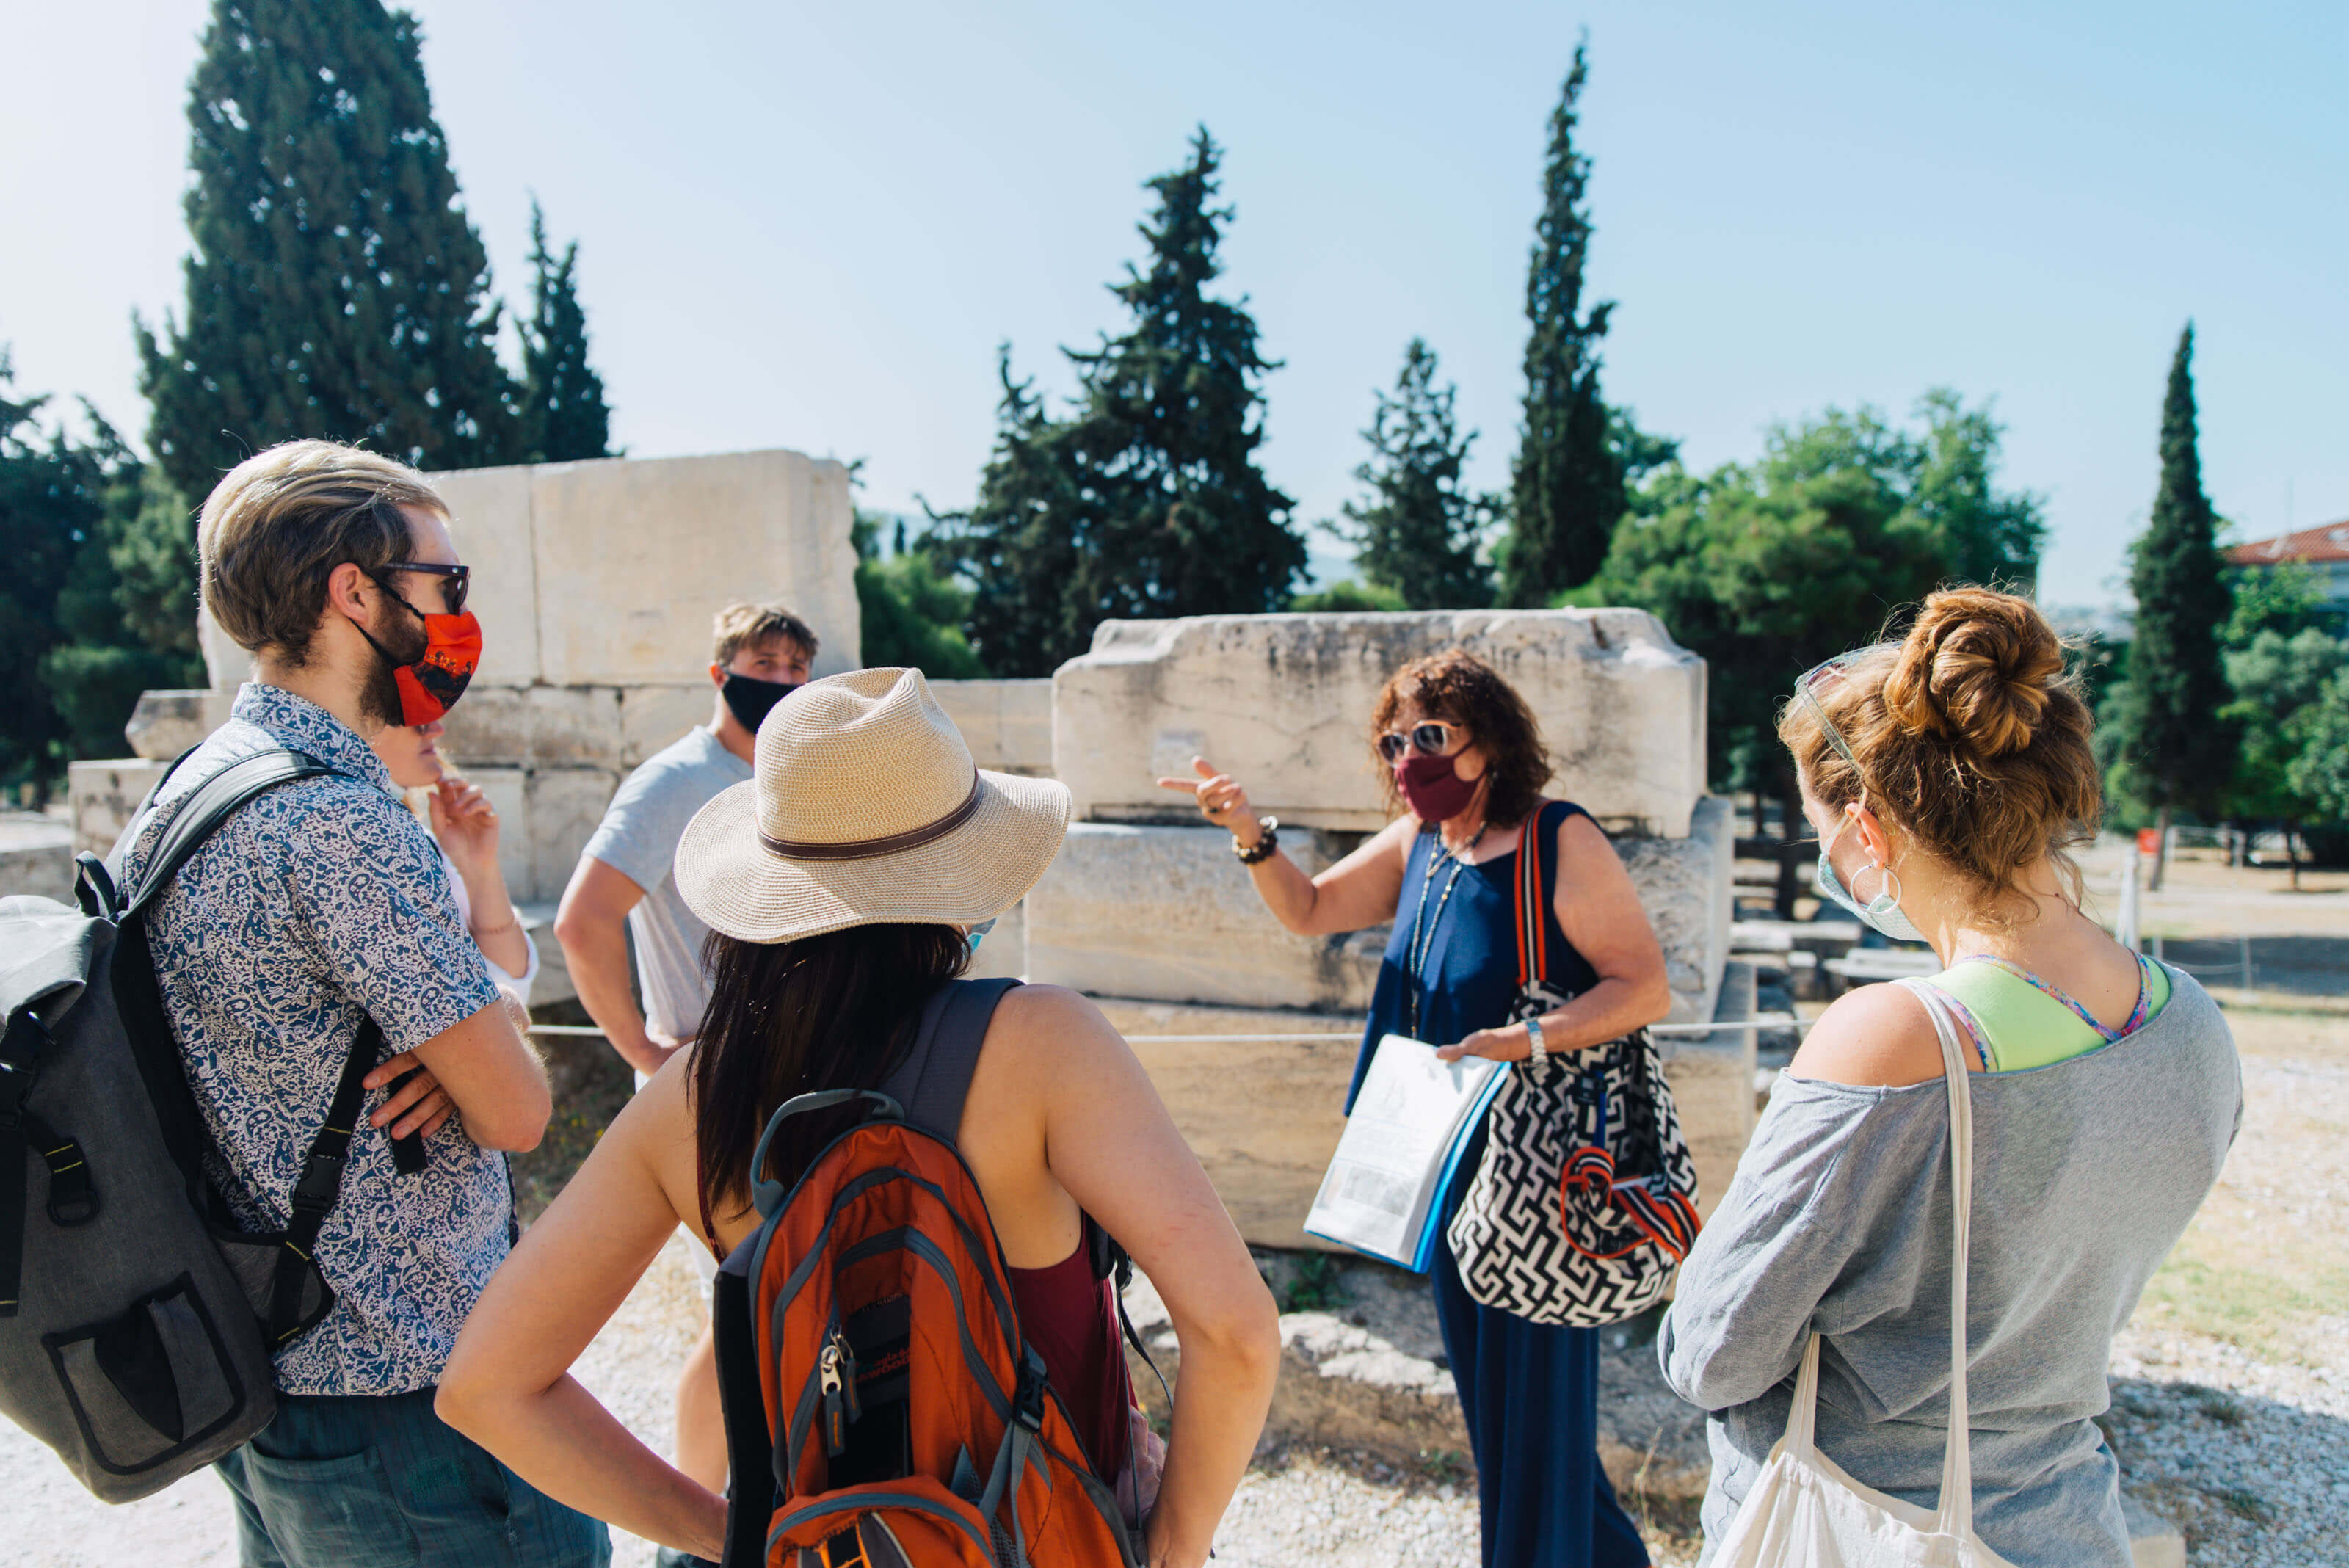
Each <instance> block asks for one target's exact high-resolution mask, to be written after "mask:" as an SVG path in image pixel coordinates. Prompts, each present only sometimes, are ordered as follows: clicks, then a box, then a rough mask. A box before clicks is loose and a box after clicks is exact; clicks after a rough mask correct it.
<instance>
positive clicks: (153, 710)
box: [122, 688, 229, 763]
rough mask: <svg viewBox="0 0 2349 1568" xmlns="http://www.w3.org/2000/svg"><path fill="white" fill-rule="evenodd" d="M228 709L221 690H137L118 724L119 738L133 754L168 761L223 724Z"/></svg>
mask: <svg viewBox="0 0 2349 1568" xmlns="http://www.w3.org/2000/svg"><path fill="white" fill-rule="evenodd" d="M228 710H229V700H228V698H227V694H226V693H224V692H219V691H208V690H205V689H202V688H199V689H197V690H195V691H141V692H140V693H139V703H138V706H136V707H134V708H133V709H131V710H130V722H129V723H127V724H125V725H123V726H122V734H123V738H124V739H126V740H128V741H129V742H130V750H131V751H132V753H135V754H136V755H139V756H142V757H148V758H150V759H154V760H156V761H160V762H166V763H168V762H170V761H171V759H172V758H173V757H176V756H178V755H179V754H180V753H182V752H184V751H186V750H187V749H188V748H189V747H191V746H193V745H196V744H198V743H199V742H202V740H203V738H204V737H205V736H206V735H209V734H211V733H212V732H213V731H214V730H217V729H219V728H220V727H221V726H222V724H224V723H226V722H228Z"/></svg>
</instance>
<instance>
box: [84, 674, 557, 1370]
mask: <svg viewBox="0 0 2349 1568" xmlns="http://www.w3.org/2000/svg"><path fill="white" fill-rule="evenodd" d="M232 715H233V716H232V717H231V719H230V721H229V722H228V723H226V724H223V725H222V726H221V728H220V729H219V730H218V731H217V732H214V733H213V734H212V738H211V739H209V740H207V741H206V742H204V743H203V745H202V747H200V748H199V749H198V750H197V752H196V753H195V754H194V755H193V756H191V757H190V758H189V759H188V760H187V761H186V762H185V763H182V764H181V767H180V769H179V771H178V772H177V773H176V774H173V775H172V776H171V782H170V783H169V784H168V785H167V786H166V787H165V789H164V791H163V794H162V797H161V799H160V801H159V802H158V806H159V809H158V810H156V811H155V812H153V813H152V814H151V815H150V817H149V819H148V820H147V821H146V822H144V823H143V824H141V825H140V827H139V828H138V830H137V831H136V834H135V836H134V838H133V840H132V843H131V845H130V847H129V851H128V853H127V855H126V857H125V869H126V872H127V876H126V877H125V882H126V885H128V886H136V884H137V880H138V874H139V872H140V869H141V867H143V866H144V864H145V862H146V857H148V856H149V855H150V854H151V853H152V852H153V849H154V846H155V842H156V840H157V838H158V837H159V836H160V833H161V829H162V827H163V826H164V824H165V822H166V821H167V820H168V819H169V817H170V816H171V809H170V808H171V806H172V805H174V804H176V803H177V802H179V801H180V800H181V799H183V798H184V797H185V796H186V794H188V793H189V792H190V791H191V790H192V789H193V788H195V786H196V785H197V784H200V783H202V781H203V780H204V779H206V778H208V777H209V776H211V775H212V774H214V773H216V772H218V771H219V770H220V769H221V768H222V767H223V766H225V765H226V764H228V763H231V762H233V761H234V760H235V759H237V758H239V757H243V756H249V755H251V754H253V753H255V752H259V751H263V750H265V749H267V748H269V747H271V746H278V745H283V746H290V747H292V748H294V749H295V751H299V752H304V753H308V754H309V755H311V756H313V757H316V758H317V759H318V761H320V762H322V763H326V764H327V765H328V766H330V767H335V768H339V769H341V770H343V771H344V772H345V773H347V774H351V775H352V776H351V777H349V778H317V779H304V780H301V781H298V782H296V783H294V784H281V785H279V786H278V787H277V788H275V789H274V790H271V791H269V792H268V793H267V794H263V795H262V796H260V797H259V798H257V799H255V800H254V801H253V802H252V803H251V804H249V805H246V806H245V807H244V808H243V810H241V811H239V812H238V813H237V814H236V815H234V816H233V817H231V818H230V819H229V820H228V822H227V823H226V824H224V825H223V826H222V827H221V829H220V830H219V831H218V832H217V833H215V834H214V835H213V836H212V838H211V839H210V840H208V841H207V842H206V843H205V844H204V845H203V846H202V848H200V849H198V850H197V851H196V853H195V854H194V855H193V856H191V857H189V859H188V862H187V864H186V865H185V866H183V867H181V870H180V874H179V876H178V877H176V878H174V879H173V881H172V885H171V888H168V889H167V890H165V892H164V893H163V895H162V897H161V898H159V899H157V900H156V902H155V903H154V905H153V906H152V907H151V909H150V914H149V919H148V932H149V939H150V942H151V944H152V946H153V950H154V955H155V974H156V979H157V981H159V982H160V986H161V988H162V993H163V1007H164V1012H165V1013H166V1014H167V1015H168V1016H169V1017H170V1019H171V1033H172V1034H173V1036H174V1038H175V1039H176V1040H177V1041H178V1043H179V1046H180V1054H181V1059H182V1060H183V1061H184V1062H185V1063H186V1064H187V1069H188V1078H189V1082H190V1083H191V1085H192V1086H193V1088H194V1090H195V1097H196V1104H197V1105H198V1106H199V1107H200V1108H201V1109H202V1114H203V1117H204V1123H205V1127H206V1129H207V1130H208V1131H209V1132H210V1133H211V1135H212V1144H213V1149H212V1153H211V1154H210V1155H209V1156H208V1157H207V1159H208V1164H209V1165H210V1167H211V1169H212V1179H213V1181H214V1182H215V1184H216V1185H217V1186H218V1187H219V1189H220V1190H221V1191H222V1194H223V1195H224V1196H225V1197H226V1198H227V1199H228V1202H229V1204H230V1206H231V1208H233V1210H235V1211H236V1212H237V1215H238V1217H239V1218H240V1220H243V1222H244V1223H245V1224H246V1225H247V1226H248V1227H250V1228H251V1229H254V1230H257V1231H259V1230H276V1229H279V1228H282V1227H283V1226H284V1225H285V1222H286V1219H287V1216H288V1214H289V1212H290V1210H289V1199H290V1198H291V1195H292V1193H293V1190H294V1184H295V1181H296V1180H297V1179H299V1178H300V1176H301V1172H302V1158H303V1156H304V1155H305V1153H306V1152H307V1151H308V1149H309V1147H310V1140H311V1139H312V1138H314V1137H316V1136H317V1134H318V1129H319V1127H320V1126H321V1125H322V1124H323V1123H324V1121H325V1119H326V1103H327V1101H328V1100H329V1099H331V1098H332V1097H333V1095H334V1091H335V1083H336V1079H337V1078H338V1077H339V1076H340V1075H341V1073H342V1066H343V1062H344V1059H345V1058H346V1056H347V1054H349V1051H350V1045H351V1041H352V1039H353V1037H354V1036H355V1035H356V1034H357V1031H358V1028H359V1025H360V1023H361V1022H362V1021H363V1020H364V1019H366V1018H367V1017H370V1016H372V1017H373V1018H374V1019H375V1021H376V1023H378V1025H380V1026H381V1028H382V1030H383V1034H384V1040H385V1043H386V1047H387V1050H388V1051H406V1050H410V1049H412V1048H414V1047H415V1046H418V1045H420V1044H424V1043H425V1042H426V1041H428V1040H430V1039H431V1038H432V1037H433V1036H434V1035H436V1034H439V1033H440V1032H441V1031H443V1030H445V1029H447V1028H449V1027H450V1025H451V1024H454V1023H461V1022H463V1021H464V1020H465V1019H467V1018H470V1017H471V1016H472V1015H473V1014H474V1013H476V1012H480V1011H481V1009H482V1008H484V1007H487V1006H490V1005H492V1003H494V1002H497V1000H498V992H497V988H496V987H495V986H494V985H492V983H491V981H490V975H489V971H488V970H487V968H486V967H485V966H484V964H483V961H482V959H481V950H480V949H479V948H478V947H476V946H475V945H474V942H473V940H472V938H471V936H470V935H469V934H467V932H466V930H465V927H464V924H463V922H462V921H461V920H460V919H459V917H458V914H457V906H456V901H455V898H454V896H453V894H452V893H451V891H450V882H449V877H448V874H447V872H446V871H445V870H444V869H443V868H442V864H441V859H440V850H439V849H438V848H437V847H436V846H434V844H433V842H432V838H431V836H430V835H429V834H428V833H427V832H426V831H425V829H424V826H423V825H422V824H421V823H419V822H418V821H417V820H416V818H415V816H414V815H411V814H410V813H409V810H408V809H407V807H406V806H404V805H401V804H400V803H399V800H398V796H397V794H395V793H394V785H393V784H392V782H391V775H390V774H388V773H387V772H385V770H384V765H383V763H382V760H381V759H380V758H378V756H377V755H376V754H375V752H374V749H373V748H372V747H370V746H368V745H367V742H365V741H362V740H361V739H359V737H358V735H357V733H356V732H353V731H352V730H351V729H350V728H349V727H348V726H347V725H346V724H344V723H343V722H341V721H340V720H338V719H336V718H335V717H334V715H332V714H330V713H328V712H327V711H326V710H325V709H323V708H320V707H318V706H317V705H316V704H315V703H313V702H310V701H305V699H303V698H300V697H297V696H295V695H294V694H293V693H292V692H290V691H284V690H282V689H280V688H277V687H274V686H264V685H260V684H257V683H254V682H247V683H246V684H245V685H244V686H243V688H242V689H241V690H240V691H238V692H237V694H236V705H235V707H234V709H233V711H232ZM382 1103H383V1095H382V1092H381V1091H380V1090H378V1091H375V1092H373V1093H371V1094H369V1095H368V1096H367V1112H368V1113H372V1112H373V1111H374V1110H376V1109H377V1108H378V1106H381V1105H382ZM427 1149H428V1153H429V1158H428V1160H427V1162H426V1165H425V1168H424V1169H423V1170H421V1171H419V1172H417V1173H416V1174H413V1175H403V1174H400V1173H399V1172H398V1170H396V1169H395V1168H394V1166H393V1164H392V1157H391V1143H390V1139H389V1138H388V1137H387V1136H386V1131H385V1129H383V1128H380V1127H369V1126H367V1123H366V1121H365V1119H364V1116H363V1117H362V1119H361V1121H360V1123H359V1125H358V1128H357V1136H356V1137H353V1139H352V1140H351V1150H350V1162H349V1164H348V1166H347V1168H346V1169H345V1172H344V1176H343V1187H342V1195H341V1197H340V1198H339V1199H337V1200H336V1204H335V1208H334V1211H333V1212H332V1213H330V1214H328V1215H327V1217H326V1227H325V1229H324V1230H322V1231H320V1232H319V1235H318V1246H317V1260H318V1266H319V1269H320V1270H321V1272H324V1273H325V1275H326V1282H327V1283H328V1284H329V1285H331V1286H333V1287H334V1290H335V1295H336V1300H335V1304H334V1308H333V1310H332V1311H331V1312H329V1313H328V1314H327V1315H326V1318H325V1320H324V1321H322V1322H321V1323H319V1324H317V1326H316V1327H315V1328H313V1329H311V1330H310V1331H309V1332H308V1333H306V1334H303V1335H301V1336H300V1337H299V1338H297V1339H295V1341H294V1343H293V1344H291V1345H287V1346H286V1347H285V1349H283V1350H281V1351H279V1352H278V1353H277V1356H276V1365H277V1383H278V1386H279V1387H280V1388H281V1389H283V1390H285V1392H286V1393H289V1394H400V1393H406V1392H408V1391H409V1390H411V1389H417V1388H422V1387H426V1386H429V1385H431V1384H434V1383H437V1382H439V1381H440V1369H441V1366H443V1365H444V1364H445V1363H446V1362H447V1361H448V1358H449V1352H450V1347H451V1346H452V1345H455V1343H456V1339H457V1330H458V1329H459V1328H460V1327H461V1326H462V1325H463V1324H464V1321H465V1315H466V1314H468V1313H469V1312H471V1310H472V1307H473V1303H474V1302H475V1301H476V1300H477V1299H478V1298H479V1297H480V1295H481V1287H482V1286H483V1285H485V1284H487V1283H488V1282H489V1278H490V1274H491V1272H492V1271H493V1270H494V1269H496V1268H497V1266H498V1264H499V1263H501V1262H503V1261H504V1259H505V1255H506V1251H507V1246H508V1241H507V1236H508V1225H509V1223H510V1220H511V1217H512V1196H511V1191H510V1189H509V1188H508V1186H507V1181H506V1174H505V1164H504V1161H503V1160H502V1158H501V1157H500V1156H498V1155H497V1154H496V1153H494V1152H492V1151H491V1150H489V1149H485V1148H481V1147H479V1146H477V1145H476V1144H474V1142H473V1141H472V1140H471V1138H469V1137H466V1136H465V1133H464V1129H463V1127H462V1126H461V1124H460V1120H459V1118H457V1117H454V1116H451V1117H450V1119H449V1121H448V1122H447V1124H445V1125H444V1126H443V1127H441V1128H440V1130H439V1131H438V1132H437V1133H435V1134H433V1135H432V1137H430V1138H429V1140H428V1141H427Z"/></svg>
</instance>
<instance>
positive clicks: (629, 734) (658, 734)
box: [620, 634, 821, 772]
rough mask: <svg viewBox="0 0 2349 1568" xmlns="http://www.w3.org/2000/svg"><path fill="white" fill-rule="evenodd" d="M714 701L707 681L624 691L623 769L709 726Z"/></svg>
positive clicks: (621, 745) (621, 744) (621, 748)
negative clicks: (684, 736)
mask: <svg viewBox="0 0 2349 1568" xmlns="http://www.w3.org/2000/svg"><path fill="white" fill-rule="evenodd" d="M819 635H821V634H819ZM713 698H714V691H713V689H712V688H711V687H710V685H709V682H708V681H707V680H704V681H702V682H701V683H699V684H698V685H692V686H624V687H622V688H621V689H620V767H621V769H622V770H623V771H624V772H625V771H626V770H629V769H633V768H634V767H636V764H637V763H641V762H643V761H644V760H645V759H646V758H647V757H649V756H651V755H652V754H653V753H656V752H659V751H662V750H665V749H666V748H667V746H668V745H669V744H670V743H671V742H674V741H676V740H677V739H678V736H680V735H682V734H684V733H685V732H687V731H688V730H690V729H692V728H693V727H694V726H695V725H696V724H707V723H708V722H709V714H710V704H711V701H713Z"/></svg>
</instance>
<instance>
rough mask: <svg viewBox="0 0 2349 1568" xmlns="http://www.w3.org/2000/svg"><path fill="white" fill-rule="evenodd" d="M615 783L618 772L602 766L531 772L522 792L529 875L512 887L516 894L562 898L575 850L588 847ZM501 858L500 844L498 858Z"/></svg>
mask: <svg viewBox="0 0 2349 1568" xmlns="http://www.w3.org/2000/svg"><path fill="white" fill-rule="evenodd" d="M619 787H620V776H619V774H616V773H614V772H611V771H610V770H608V769H605V768H533V769H532V770H531V771H530V774H529V777H528V780H527V783H526V784H525V787H524V794H523V799H524V802H525V805H526V806H527V818H526V823H527V827H528V832H527V834H526V835H524V837H525V838H526V841H527V844H528V846H529V852H528V858H527V860H526V861H525V864H526V865H527V867H528V868H529V878H530V879H529V881H528V882H526V883H525V884H523V886H522V887H521V888H516V889H514V890H513V892H512V896H513V897H514V898H522V899H527V900H529V901H531V902H533V903H537V902H543V901H544V900H547V899H553V898H562V897H563V889H564V885H565V884H567V883H568V882H569V881H570V880H571V872H572V868H573V867H575V866H577V865H578V864H579V852H580V851H581V850H582V849H585V847H587V840H588V839H589V838H591V837H592V836H594V835H595V825H596V824H597V823H599V822H601V821H603V820H604V808H605V806H607V805H611V804H612V795H613V793H614V792H615V791H616V790H617V789H618V788H619ZM503 858H504V857H503V854H502V846H501V855H500V859H501V861H502V860H503ZM501 868H502V867H501ZM508 886H509V888H512V884H511V883H509V884H508Z"/></svg>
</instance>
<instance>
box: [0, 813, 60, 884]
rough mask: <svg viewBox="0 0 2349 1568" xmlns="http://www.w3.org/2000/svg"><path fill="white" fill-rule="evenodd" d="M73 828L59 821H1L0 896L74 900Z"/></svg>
mask: <svg viewBox="0 0 2349 1568" xmlns="http://www.w3.org/2000/svg"><path fill="white" fill-rule="evenodd" d="M73 857H74V845H73V829H72V828H70V827H68V826H67V825H66V824H64V823H62V822H53V823H43V822H10V823H6V824H0V898H10V897H13V896H15V895H16V894H20V893H21V894H26V895H29V896H31V897H33V898H55V899H56V900H57V902H58V903H60V904H69V903H71V902H73V887H74V858H73Z"/></svg>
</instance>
